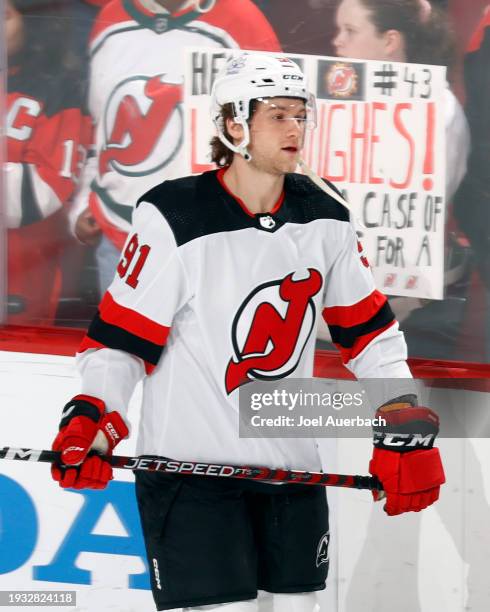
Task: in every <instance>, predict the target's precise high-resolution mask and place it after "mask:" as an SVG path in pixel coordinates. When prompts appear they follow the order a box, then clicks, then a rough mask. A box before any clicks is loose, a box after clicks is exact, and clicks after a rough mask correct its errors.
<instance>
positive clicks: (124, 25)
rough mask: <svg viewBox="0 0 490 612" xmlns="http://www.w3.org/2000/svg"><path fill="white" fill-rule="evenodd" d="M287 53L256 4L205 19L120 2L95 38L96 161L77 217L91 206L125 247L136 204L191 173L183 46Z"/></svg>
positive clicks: (101, 19)
mask: <svg viewBox="0 0 490 612" xmlns="http://www.w3.org/2000/svg"><path fill="white" fill-rule="evenodd" d="M189 46H201V47H213V48H218V49H219V48H246V49H261V50H264V51H277V50H279V49H280V47H279V43H278V41H277V38H276V35H275V34H274V31H273V29H272V28H271V26H270V25H269V23H268V22H267V20H266V19H265V17H264V16H263V14H262V13H261V12H260V11H259V9H258V8H257V7H256V6H255V5H254V4H253V2H252V1H251V0H218V2H217V3H216V5H215V7H214V8H213V9H212V10H211V11H210V12H209V13H205V14H201V13H198V12H197V11H194V10H191V9H186V10H184V11H181V12H180V13H178V12H177V13H174V14H168V15H163V14H160V13H159V14H154V13H150V12H149V11H147V10H145V9H144V8H143V7H142V6H141V5H140V4H139V2H138V1H137V0H114V1H113V2H111V3H109V4H108V5H107V6H106V7H104V9H102V11H101V12H100V14H99V15H98V17H97V20H96V22H95V25H94V29H93V32H92V34H91V39H90V93H89V109H90V113H91V115H92V118H93V121H94V123H95V129H96V133H95V157H94V158H92V160H91V163H89V164H88V165H87V169H86V173H85V176H84V177H83V178H84V180H83V183H84V185H85V189H84V190H82V192H81V193H80V195H79V197H78V199H77V206H76V209H75V210H74V212H73V214H72V216H73V219H75V218H76V217H77V216H78V214H79V213H80V212H81V210H83V209H85V208H86V207H87V206H88V205H90V208H91V211H92V214H93V215H94V217H95V218H96V219H97V222H98V224H99V226H100V227H101V228H102V229H103V231H104V233H105V234H106V235H107V236H108V238H110V239H111V240H112V242H113V243H114V244H115V245H116V246H117V247H119V248H121V247H122V245H123V244H124V241H125V239H126V237H127V233H128V232H129V230H130V226H131V214H132V211H133V209H134V206H135V204H136V201H137V199H138V198H139V197H140V196H141V194H142V193H145V192H146V191H148V189H150V188H151V187H153V186H154V185H157V184H158V183H161V182H162V180H164V179H172V178H178V177H181V176H184V175H185V174H187V169H186V167H185V165H184V159H183V146H182V145H183V136H184V126H183V110H182V102H183V92H182V84H183V73H184V53H183V51H184V49H185V48H186V47H189Z"/></svg>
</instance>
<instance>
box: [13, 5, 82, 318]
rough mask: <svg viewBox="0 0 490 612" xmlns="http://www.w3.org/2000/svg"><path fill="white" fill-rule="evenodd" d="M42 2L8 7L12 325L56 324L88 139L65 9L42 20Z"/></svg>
mask: <svg viewBox="0 0 490 612" xmlns="http://www.w3.org/2000/svg"><path fill="white" fill-rule="evenodd" d="M37 4H41V3H37V2H36V1H35V0H15V1H12V0H8V1H7V4H6V46H7V55H8V82H7V104H6V107H7V108H6V110H7V125H6V135H7V163H6V164H5V179H6V194H5V195H6V200H5V203H4V211H3V212H4V215H5V218H6V224H7V228H8V229H7V249H8V253H7V254H8V269H7V274H8V279H7V283H8V287H7V289H8V313H7V322H8V323H11V324H12V323H13V324H22V325H46V324H51V323H53V320H54V317H55V313H56V308H57V305H58V297H59V292H60V288H61V267H60V264H61V257H62V254H63V250H64V247H65V246H66V245H67V243H69V242H71V241H72V239H71V238H70V235H69V233H68V229H67V215H66V206H67V203H68V201H69V199H70V197H71V196H72V194H73V191H74V189H75V185H76V181H77V175H78V173H79V170H80V167H81V165H82V164H83V161H84V159H85V153H86V151H85V149H84V147H85V146H87V145H88V143H89V141H90V121H89V118H88V116H86V115H84V114H83V112H82V110H81V91H80V90H81V88H80V80H79V73H78V67H77V63H76V60H75V56H73V55H72V54H71V53H70V52H69V49H68V45H66V47H65V44H64V43H65V37H64V36H63V32H64V28H65V26H66V24H64V22H63V20H62V19H60V18H58V17H59V16H60V15H61V13H58V11H61V10H62V9H61V7H60V5H58V4H57V3H55V2H52V3H50V4H49V7H50V11H51V12H50V15H49V16H48V15H45V17H47V18H44V19H39V14H37V15H35V14H34V13H35V12H36V7H37ZM42 6H43V8H46V2H44V3H42ZM56 15H58V17H57V16H56Z"/></svg>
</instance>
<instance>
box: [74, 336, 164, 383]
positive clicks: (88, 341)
mask: <svg viewBox="0 0 490 612" xmlns="http://www.w3.org/2000/svg"><path fill="white" fill-rule="evenodd" d="M105 348H111V347H110V346H105V344H101V343H100V342H97V341H96V340H92V338H89V337H88V336H85V337H84V338H83V340H82V342H81V344H80V346H79V348H78V351H77V352H78V353H83V352H85V351H88V349H97V350H98V349H105ZM141 361H142V362H143V364H144V366H145V372H146V374H147V375H148V376H150V374H152V373H153V370H154V369H155V368H156V366H154V365H153V364H152V363H149V362H148V361H145V360H144V359H142V360H141Z"/></svg>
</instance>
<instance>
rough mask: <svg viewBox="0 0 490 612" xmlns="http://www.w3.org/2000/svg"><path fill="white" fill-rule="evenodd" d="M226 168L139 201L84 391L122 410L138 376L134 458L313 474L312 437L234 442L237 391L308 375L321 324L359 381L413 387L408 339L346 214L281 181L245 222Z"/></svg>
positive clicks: (83, 358) (296, 178)
mask: <svg viewBox="0 0 490 612" xmlns="http://www.w3.org/2000/svg"><path fill="white" fill-rule="evenodd" d="M224 172H225V170H224V169H221V170H219V171H211V172H206V173H204V174H202V175H200V176H198V177H187V178H183V179H177V180H173V181H166V182H164V183H162V184H161V185H159V186H157V187H155V188H154V189H152V190H151V191H150V192H148V193H147V194H146V195H145V196H144V197H143V198H142V199H141V201H140V203H139V204H138V207H137V209H136V211H135V214H134V226H133V229H132V232H133V233H132V234H131V236H130V237H129V238H128V241H127V243H126V246H125V249H124V251H123V255H122V258H121V261H120V263H119V266H118V269H117V274H116V277H115V279H114V281H113V283H112V284H111V286H110V287H109V290H108V291H107V293H106V294H105V296H104V298H103V300H102V302H101V304H100V307H99V312H98V315H97V316H96V317H95V318H94V320H93V322H92V324H91V326H90V328H89V330H88V332H87V336H86V338H85V339H84V341H83V343H82V346H81V349H80V355H79V364H80V369H81V372H82V379H83V389H82V392H83V393H86V394H88V395H93V396H97V397H100V398H102V399H103V400H104V401H105V402H106V404H107V406H108V408H109V410H118V411H119V412H121V413H122V414H124V412H125V407H126V406H127V403H128V400H129V397H130V395H131V392H132V390H133V388H134V385H135V383H136V381H137V380H139V379H140V378H141V377H143V376H145V370H146V374H147V375H146V377H145V379H144V392H143V395H144V397H143V406H142V416H141V423H140V432H139V441H138V453H140V454H151V455H161V456H166V457H171V458H173V459H180V460H186V459H187V460H199V461H208V462H228V463H231V462H235V463H248V464H255V465H268V466H272V467H295V468H299V469H310V470H313V469H315V470H317V469H319V468H320V459H319V456H318V452H317V448H316V444H315V441H314V440H313V439H287V440H283V439H267V440H265V439H263V438H262V439H250V438H247V439H245V438H239V437H238V423H239V421H238V390H239V389H240V387H241V386H242V385H244V384H246V383H248V382H249V381H251V380H254V379H257V378H260V379H261V380H275V379H278V378H283V377H286V376H288V377H300V378H308V377H311V376H312V373H313V356H314V348H315V330H316V325H317V320H318V317H319V316H320V315H321V314H323V316H324V318H325V319H326V321H327V323H328V325H329V327H330V332H331V334H332V338H333V340H334V342H335V343H336V344H337V346H338V347H339V349H340V351H341V353H342V359H343V361H344V363H346V365H347V366H348V367H349V368H350V369H351V370H352V371H353V372H354V373H355V374H356V376H358V377H387V378H388V377H392V378H397V377H401V378H410V372H409V370H408V367H407V365H406V362H405V358H406V345H405V341H404V339H403V335H402V333H401V332H400V331H399V330H398V324H397V323H396V321H395V320H394V317H393V314H392V312H391V309H390V307H389V305H388V303H387V301H386V298H385V296H384V295H382V294H381V293H380V292H379V291H377V290H376V289H375V286H374V283H373V278H372V275H371V271H370V269H369V265H368V263H367V261H366V259H365V257H364V255H363V253H362V247H361V246H360V244H359V242H358V240H357V236H356V233H355V231H354V229H353V227H352V225H351V223H350V221H349V218H348V211H347V210H346V209H345V208H344V207H343V206H341V205H340V204H339V203H338V202H337V201H335V200H334V199H332V198H330V197H329V196H327V195H325V194H324V193H323V191H321V190H320V189H318V188H317V187H316V186H315V185H314V184H313V183H311V181H310V180H309V179H308V178H306V177H304V176H302V175H298V174H290V175H286V178H285V188H284V192H283V195H282V196H281V198H280V200H279V201H278V202H277V204H276V206H275V207H274V209H273V210H272V211H271V212H270V213H269V214H255V215H254V214H252V213H250V212H249V211H248V209H247V208H246V207H245V205H244V204H243V203H242V202H240V201H239V200H237V199H236V198H235V197H234V196H233V195H232V194H231V193H230V192H229V191H228V189H227V188H226V185H225V183H224V181H223V173H224ZM400 382H401V383H402V381H400ZM408 382H409V381H407V383H408Z"/></svg>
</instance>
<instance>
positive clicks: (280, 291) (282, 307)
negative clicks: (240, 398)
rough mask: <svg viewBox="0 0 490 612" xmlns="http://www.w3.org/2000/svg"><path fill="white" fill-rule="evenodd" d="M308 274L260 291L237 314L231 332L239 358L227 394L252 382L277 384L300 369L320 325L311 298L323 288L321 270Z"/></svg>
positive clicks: (229, 377)
mask: <svg viewBox="0 0 490 612" xmlns="http://www.w3.org/2000/svg"><path fill="white" fill-rule="evenodd" d="M308 273H309V274H308V276H307V277H306V278H304V279H300V280H293V273H291V274H288V275H287V276H286V277H285V278H283V279H281V280H276V281H272V282H269V283H265V284H263V285H260V286H259V287H257V288H256V289H254V290H253V291H252V293H250V295H249V296H248V297H247V298H246V299H245V300H244V302H243V304H242V305H241V306H240V308H239V309H238V312H237V314H236V315H235V318H234V320H233V329H232V341H233V348H234V351H235V358H234V359H230V362H229V363H228V366H227V368H226V375H225V386H226V391H227V393H228V394H229V393H231V392H232V391H234V390H235V389H237V388H238V387H240V385H243V384H245V383H247V382H250V381H251V380H253V379H259V380H276V379H278V378H284V377H285V376H288V375H289V374H291V372H293V371H294V370H295V369H296V367H297V365H298V363H299V360H300V358H301V355H302V353H303V350H304V348H305V346H306V343H307V341H308V338H309V337H310V334H311V331H312V330H313V328H314V324H315V320H316V316H315V304H314V302H313V300H312V297H313V296H314V295H316V294H317V293H318V292H319V291H320V289H321V287H322V284H323V281H322V275H321V274H320V272H319V271H318V270H315V269H314V268H309V269H308ZM250 321H251V324H250V323H249V322H250Z"/></svg>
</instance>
